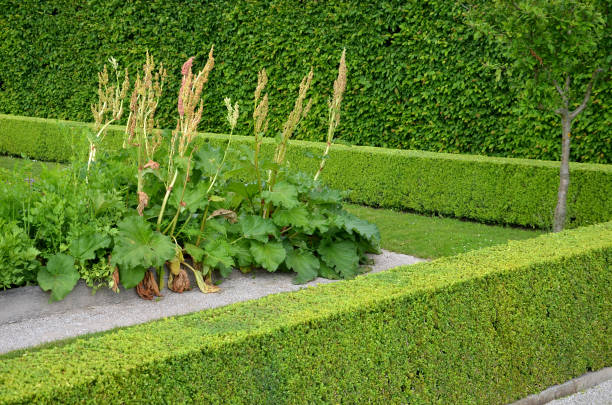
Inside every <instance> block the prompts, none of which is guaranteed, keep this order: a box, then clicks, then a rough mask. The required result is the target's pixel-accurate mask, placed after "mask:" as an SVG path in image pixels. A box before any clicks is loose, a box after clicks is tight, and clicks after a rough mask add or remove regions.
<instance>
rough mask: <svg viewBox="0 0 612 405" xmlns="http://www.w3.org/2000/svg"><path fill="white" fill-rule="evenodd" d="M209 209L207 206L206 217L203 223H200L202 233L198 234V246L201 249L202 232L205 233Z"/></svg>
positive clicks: (203, 218)
mask: <svg viewBox="0 0 612 405" xmlns="http://www.w3.org/2000/svg"><path fill="white" fill-rule="evenodd" d="M208 207H209V205H207V206H206V210H204V216H203V217H202V222H201V223H200V233H199V234H198V239H197V240H196V244H195V245H196V246H197V247H200V243H201V242H202V232H204V227H205V226H206V220H207V219H208Z"/></svg>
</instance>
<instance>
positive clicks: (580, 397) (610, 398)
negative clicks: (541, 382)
mask: <svg viewBox="0 0 612 405" xmlns="http://www.w3.org/2000/svg"><path fill="white" fill-rule="evenodd" d="M548 405H612V380H608V381H605V382H603V383H601V384H598V385H596V386H594V387H591V388H589V389H587V390H584V391H581V392H577V393H575V394H573V395H570V396H568V397H565V398H559V399H555V400H554V401H551V402H549V403H548Z"/></svg>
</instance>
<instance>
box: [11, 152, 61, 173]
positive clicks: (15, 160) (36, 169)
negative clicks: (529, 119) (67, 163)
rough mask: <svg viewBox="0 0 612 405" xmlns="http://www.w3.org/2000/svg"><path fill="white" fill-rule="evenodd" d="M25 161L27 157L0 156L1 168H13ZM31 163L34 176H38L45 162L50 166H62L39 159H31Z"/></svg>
mask: <svg viewBox="0 0 612 405" xmlns="http://www.w3.org/2000/svg"><path fill="white" fill-rule="evenodd" d="M24 162H26V161H25V159H20V158H13V157H9V156H0V168H2V169H8V170H11V169H13V168H14V167H15V166H16V165H18V164H22V163H24ZM30 163H31V164H32V175H33V176H37V175H38V174H39V173H40V171H41V169H42V165H43V164H44V165H47V166H48V167H57V166H61V165H60V164H59V163H52V162H39V161H36V160H31V161H30Z"/></svg>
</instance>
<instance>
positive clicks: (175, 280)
mask: <svg viewBox="0 0 612 405" xmlns="http://www.w3.org/2000/svg"><path fill="white" fill-rule="evenodd" d="M168 288H170V289H171V290H172V291H174V292H177V293H182V292H183V291H189V290H190V289H191V286H190V284H189V277H188V276H187V272H186V271H185V270H180V271H179V273H178V274H177V275H176V276H173V277H172V280H168Z"/></svg>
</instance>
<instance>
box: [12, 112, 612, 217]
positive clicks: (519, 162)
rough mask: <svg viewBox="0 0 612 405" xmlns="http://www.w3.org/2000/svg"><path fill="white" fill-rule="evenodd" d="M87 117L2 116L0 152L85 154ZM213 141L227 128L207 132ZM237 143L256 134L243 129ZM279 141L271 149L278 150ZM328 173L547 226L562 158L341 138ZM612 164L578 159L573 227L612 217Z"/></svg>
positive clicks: (430, 205) (371, 196)
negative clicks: (407, 147)
mask: <svg viewBox="0 0 612 405" xmlns="http://www.w3.org/2000/svg"><path fill="white" fill-rule="evenodd" d="M85 126H86V124H83V123H74V122H69V121H58V120H46V119H39V118H25V117H17V116H9V115H0V154H11V155H20V154H25V155H27V156H29V157H32V158H35V159H40V160H51V161H66V160H68V159H69V158H70V156H71V155H72V154H73V153H86V151H87V146H86V139H85V134H84V133H83V131H84V130H85V129H86V127H85ZM203 138H204V139H206V140H207V141H212V142H218V143H222V142H226V141H227V136H226V135H213V134H203ZM234 139H235V141H234V142H236V143H247V142H251V140H252V137H241V136H236V137H235V138H234ZM105 142H106V146H105V147H106V148H109V149H113V148H119V147H120V145H121V142H122V128H121V127H113V128H112V129H111V131H110V132H109V135H108V136H107V139H106V140H105ZM323 148H324V144H322V143H316V142H306V141H293V142H292V144H291V147H290V148H289V152H288V159H289V160H290V162H291V163H292V164H293V165H294V166H295V167H298V168H299V169H302V170H304V171H309V172H312V173H314V171H315V170H316V168H317V167H318V163H319V160H320V157H321V155H322V151H323ZM273 149H274V140H273V139H266V142H265V144H264V151H265V152H266V153H272V150H273ZM323 179H324V180H325V181H326V182H327V183H329V184H330V185H331V186H332V187H335V188H337V189H341V190H346V191H348V199H349V200H350V201H352V202H356V203H360V204H366V205H370V206H377V207H386V208H397V209H401V210H411V211H414V212H419V213H428V214H441V215H447V216H453V217H458V218H467V219H474V220H477V221H480V222H490V223H501V224H511V225H520V226H526V227H536V228H542V229H548V228H550V227H551V225H552V218H553V212H554V208H555V204H556V199H557V188H558V183H559V164H558V163H557V162H550V161H539V160H528V159H508V158H492V157H484V156H473V155H457V154H446V153H432V152H423V151H410V150H395V149H384V148H373V147H362V146H346V145H334V147H333V148H332V151H331V153H330V159H329V160H328V162H327V164H326V167H325V171H324V172H323ZM611 194H612V165H600V164H582V163H574V164H572V165H571V184H570V191H569V196H568V223H567V226H568V227H577V226H582V225H590V224H594V223H599V222H604V221H609V220H611V219H612V198H610V197H609V196H610V195H611Z"/></svg>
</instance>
